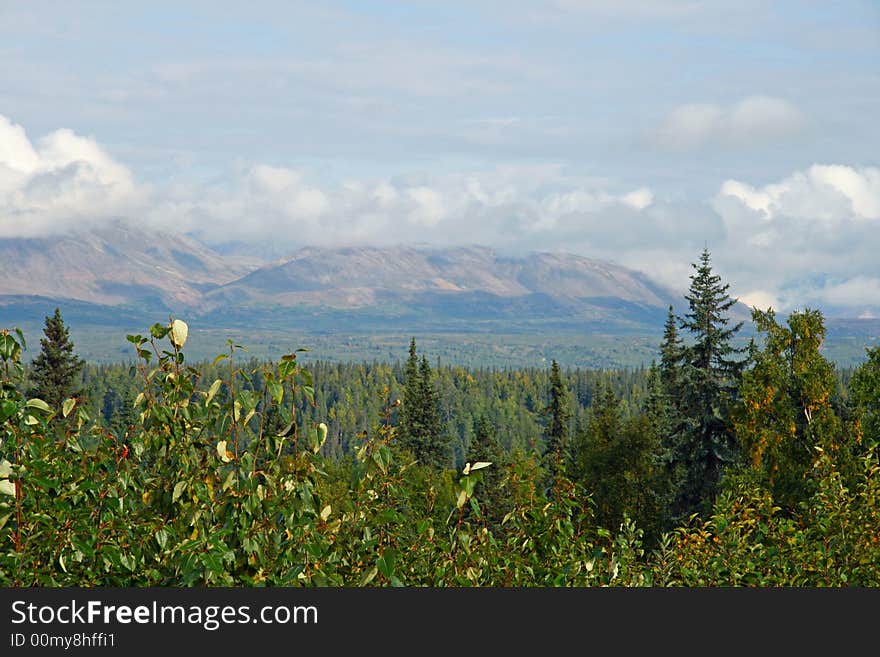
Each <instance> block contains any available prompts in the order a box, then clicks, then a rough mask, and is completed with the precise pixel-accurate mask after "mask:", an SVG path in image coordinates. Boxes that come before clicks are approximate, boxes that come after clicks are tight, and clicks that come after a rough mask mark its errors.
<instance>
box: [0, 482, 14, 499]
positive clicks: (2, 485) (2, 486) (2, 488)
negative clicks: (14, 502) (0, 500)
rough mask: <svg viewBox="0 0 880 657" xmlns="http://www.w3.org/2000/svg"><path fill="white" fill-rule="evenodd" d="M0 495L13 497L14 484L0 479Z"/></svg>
mask: <svg viewBox="0 0 880 657" xmlns="http://www.w3.org/2000/svg"><path fill="white" fill-rule="evenodd" d="M0 493H2V494H4V495H11V496H12V497H15V484H14V483H13V482H11V481H9V480H8V479H0Z"/></svg>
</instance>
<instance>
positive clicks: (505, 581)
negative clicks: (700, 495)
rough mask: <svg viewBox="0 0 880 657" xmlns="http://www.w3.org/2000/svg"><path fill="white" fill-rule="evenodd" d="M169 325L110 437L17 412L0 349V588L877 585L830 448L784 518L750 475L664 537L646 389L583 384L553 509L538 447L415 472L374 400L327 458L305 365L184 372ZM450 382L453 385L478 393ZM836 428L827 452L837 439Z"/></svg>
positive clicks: (229, 358)
mask: <svg viewBox="0 0 880 657" xmlns="http://www.w3.org/2000/svg"><path fill="white" fill-rule="evenodd" d="M179 321H180V320H173V319H172V320H171V321H170V322H169V323H168V324H155V325H153V326H152V327H150V330H149V334H148V335H145V336H142V335H130V336H128V340H129V342H130V344H131V346H132V348H133V350H134V351H135V353H136V355H137V362H136V365H135V374H136V375H137V376H138V377H139V379H138V380H139V384H138V386H137V389H136V391H134V390H133V391H132V392H134V395H133V396H132V397H131V402H132V405H133V408H132V409H131V413H130V415H129V416H128V418H126V421H125V422H121V423H119V424H118V425H117V426H115V427H114V426H113V425H112V423H109V422H107V421H106V420H105V418H103V417H97V418H95V419H93V415H92V414H91V412H90V407H89V405H88V404H87V403H85V402H84V401H83V400H80V399H76V398H68V399H65V400H63V401H62V403H61V407H60V409H58V410H55V409H53V408H52V407H50V406H49V405H48V404H47V403H46V402H45V401H43V400H41V399H38V398H32V399H28V398H27V396H26V395H25V394H23V392H22V391H23V390H24V389H25V370H24V368H23V367H22V364H21V355H22V351H23V349H24V347H25V345H24V339H23V336H21V335H20V334H19V333H16V332H15V331H12V332H10V331H2V332H0V359H2V363H0V375H2V381H0V441H2V442H0V586H204V585H212V586H217V585H219V586H385V585H391V586H401V585H403V586H438V587H439V586H705V585H717V586H728V585H745V586H790V585H795V586H815V585H827V586H844V585H856V586H876V585H878V584H880V539H878V536H880V498H878V495H880V491H878V484H880V467H878V463H877V454H876V451H874V450H873V449H872V448H870V447H865V448H864V450H863V451H862V452H860V453H859V454H855V453H853V454H852V456H851V457H848V458H846V459H841V458H840V455H841V452H840V451H839V450H838V451H835V450H834V449H833V448H832V447H833V445H834V444H835V443H834V441H830V442H829V441H825V442H821V441H820V442H819V443H818V444H816V445H814V446H813V449H812V454H813V457H812V459H811V460H810V462H809V467H807V468H806V469H804V470H803V472H802V476H803V477H804V478H806V479H808V480H809V481H810V482H811V485H810V486H808V487H806V488H805V489H804V491H802V495H801V497H800V499H798V500H797V501H796V503H793V504H792V503H788V504H787V505H786V507H787V508H782V506H781V504H780V502H779V500H778V499H777V498H776V493H774V491H773V489H772V486H769V485H768V481H769V480H766V479H764V478H763V475H762V473H761V471H752V470H744V471H742V472H741V473H740V474H739V476H736V477H734V476H731V477H728V478H727V479H725V484H724V488H723V490H722V492H721V494H720V495H719V496H718V498H717V500H716V502H715V504H714V506H712V507H711V509H710V510H709V512H708V513H707V515H706V517H705V519H700V518H699V517H696V516H694V517H693V518H692V519H691V520H690V521H688V522H687V523H686V524H682V525H681V526H678V527H675V528H674V529H673V530H672V531H669V532H666V533H664V532H663V531H662V529H661V527H660V525H661V524H662V521H663V517H662V516H663V510H664V509H663V507H664V504H665V503H664V499H665V498H664V497H663V495H664V493H663V491H664V485H665V484H664V477H665V476H666V469H665V467H664V465H665V460H664V457H663V448H662V445H660V435H661V433H662V432H660V431H658V430H656V429H655V428H654V427H653V420H652V418H654V419H656V418H660V417H662V415H663V413H662V406H663V404H662V403H660V402H659V401H658V400H661V401H662V395H660V392H662V391H660V392H658V390H660V389H659V388H658V385H659V377H660V374H659V371H657V370H654V372H653V373H652V374H651V381H652V383H651V384H650V386H649V387H650V390H651V393H650V394H644V395H642V396H641V397H640V401H639V404H638V405H636V404H633V403H630V402H628V401H627V399H624V398H623V397H622V396H621V395H619V394H618V393H617V392H615V389H616V388H617V387H618V386H619V383H620V382H619V381H617V380H616V379H615V376H614V375H613V374H611V373H605V374H604V375H603V376H602V377H600V378H597V379H595V381H599V380H605V381H607V384H606V385H605V387H599V386H595V385H594V386H593V389H592V390H588V389H587V387H585V388H584V389H578V385H575V386H574V392H575V395H576V397H577V398H578V399H583V398H585V396H586V397H589V401H590V403H591V406H592V407H593V408H592V410H590V411H589V412H588V413H587V416H586V418H585V420H584V423H583V429H584V435H585V436H587V437H588V439H587V440H585V441H584V444H583V445H582V447H583V452H582V453H581V451H580V450H577V449H576V450H575V453H574V455H573V456H574V457H575V462H576V463H578V462H579V463H581V464H582V466H581V470H580V471H579V470H578V469H577V468H575V469H574V470H573V471H572V473H568V472H565V471H558V472H556V473H555V482H554V486H553V488H552V491H550V494H548V491H546V490H545V482H546V479H547V471H546V467H545V466H546V463H545V462H544V459H543V456H544V455H543V449H542V447H543V446H542V445H540V444H532V445H525V446H521V445H510V444H509V442H508V443H506V441H505V440H503V439H500V438H501V436H500V435H499V433H498V432H497V431H493V429H495V426H494V425H493V424H491V423H490V422H489V421H486V420H483V421H481V422H477V423H476V425H475V426H474V425H472V426H471V427H470V429H469V430H470V432H471V433H470V434H469V435H471V436H472V437H473V440H472V441H471V442H470V443H469V444H468V447H467V451H466V452H465V453H464V454H465V456H466V459H465V463H464V464H463V465H456V467H455V468H454V469H449V468H438V467H436V466H435V465H431V464H424V463H420V462H419V461H418V459H416V458H415V457H414V455H413V453H412V451H411V449H410V448H409V446H408V445H407V444H406V443H405V441H404V440H403V439H402V435H401V434H400V433H399V429H400V427H399V425H398V423H397V418H398V416H397V413H398V412H399V411H400V410H401V409H400V406H399V405H397V404H396V403H395V402H394V401H390V400H396V396H395V394H394V392H393V390H392V389H391V388H390V387H388V386H383V387H381V388H380V389H378V390H375V391H373V394H374V396H375V398H376V399H375V401H376V403H378V404H379V405H380V406H381V411H380V412H379V414H378V416H377V417H375V418H373V419H372V421H371V422H370V423H369V424H368V425H367V426H365V428H364V430H362V431H359V432H357V434H356V435H353V436H350V437H349V438H347V439H346V440H347V442H348V444H349V447H350V449H349V450H346V451H344V452H341V453H338V454H337V453H331V452H330V451H329V445H328V441H329V440H330V439H331V437H332V436H333V430H332V429H331V426H330V424H328V423H326V422H324V421H323V420H321V419H319V418H316V417H314V416H313V415H307V414H305V413H304V412H303V410H304V409H311V410H312V411H315V410H319V409H321V408H322V404H323V403H325V402H324V400H321V399H320V398H319V395H317V392H318V391H320V390H322V388H321V385H320V381H317V380H315V378H314V374H313V372H312V371H311V369H310V368H307V367H304V366H303V364H302V362H301V355H302V353H303V352H301V351H296V352H293V353H289V354H286V355H284V356H283V357H282V358H281V359H279V360H278V361H277V362H274V363H255V362H253V361H249V360H247V359H245V358H243V357H242V354H243V352H244V348H243V347H241V346H239V345H237V344H235V343H233V342H230V343H228V345H227V347H228V348H227V350H226V352H225V353H222V354H220V355H218V356H217V358H216V359H215V361H214V362H213V363H207V364H202V365H200V366H198V367H196V366H193V365H191V364H189V363H188V362H187V360H186V358H185V354H184V347H185V343H186V339H185V337H184V336H185V332H182V331H181V327H180V325H179V324H175V322H179ZM175 326H176V327H177V328H176V329H175V328H174V327H175ZM803 326H811V325H810V324H809V323H806V324H804V325H803ZM789 328H790V329H791V330H795V328H797V331H799V332H800V333H799V334H802V333H804V329H803V327H802V326H801V325H799V324H797V323H795V325H794V326H793V327H789ZM774 330H775V329H774ZM780 330H781V329H780ZM780 335H781V334H780ZM803 353H804V355H806V354H807V353H811V352H809V350H808V351H805V352H803ZM765 356H766V358H765V359H764V361H766V362H768V363H772V362H775V361H774V360H773V357H772V353H771V352H769V351H768V352H767V353H766V354H765ZM807 360H808V361H810V359H809V358H808V359H807ZM764 361H761V360H760V359H759V358H757V357H756V360H755V366H754V367H753V370H755V369H757V370H758V371H757V372H756V373H755V375H754V377H755V378H754V379H747V383H744V390H743V398H744V399H746V400H748V399H752V397H751V392H749V390H750V388H749V386H750V385H752V384H753V383H755V385H757V382H759V381H761V380H762V379H761V376H759V375H760V372H761V370H760V368H759V365H758V364H759V363H761V362H764ZM783 362H784V360H783ZM798 362H800V361H798ZM419 365H420V366H421V361H420V362H419ZM767 367H770V365H768V366H767ZM775 367H776V366H775V365H773V367H770V371H771V373H773V374H774V376H775V373H776V369H775ZM795 369H797V368H795ZM322 371H331V370H322ZM377 371H381V372H384V374H382V376H383V377H384V376H385V374H388V373H389V372H390V370H387V369H385V370H382V369H381V368H380V369H379V370H377ZM453 371H454V370H447V373H449V374H452V372H453ZM807 371H809V372H813V373H816V372H819V373H820V374H821V373H822V371H823V370H822V368H821V367H819V366H818V365H816V364H815V363H814V364H813V366H811V367H808V368H806V370H805V372H807ZM111 373H112V371H109V370H108V371H107V372H106V374H108V375H109V374H111ZM464 374H466V372H462V373H461V375H462V377H461V378H458V379H455V380H456V382H457V383H460V384H461V385H462V386H463V388H464V389H467V390H470V394H475V393H474V390H475V388H473V387H469V386H474V385H476V379H475V380H474V383H468V380H467V378H466V377H465V376H464ZM114 376H115V374H114ZM505 376H507V375H505ZM510 376H511V377H513V378H512V379H511V380H517V381H518V382H519V385H520V386H523V387H526V388H528V387H531V386H533V385H535V384H534V381H532V380H530V379H529V380H527V379H526V377H525V376H524V375H523V373H522V372H520V373H519V374H515V373H514V374H511V375H510ZM517 376H519V378H518V379H517V378H516V377H517ZM572 376H574V379H569V380H570V381H571V380H574V381H575V382H576V381H577V380H578V379H577V377H576V376H575V375H574V374H573V375H572ZM823 377H824V374H823V375H822V376H820V377H819V379H821V380H823V381H824V380H825V379H824V378H823ZM808 378H809V377H808ZM559 379H560V380H563V379H562V373H561V372H560V373H559ZM126 380H129V379H126ZM486 380H487V381H489V380H493V381H496V382H499V381H503V380H504V379H503V378H498V379H492V378H487V379H486ZM549 380H550V379H549V377H547V378H544V379H543V382H548V381H549ZM389 383H390V384H394V383H395V381H394V378H393V377H391V380H390V381H389ZM790 384H791V382H790ZM792 385H793V384H792ZM794 389H795V388H791V390H794ZM755 390H757V387H755ZM864 390H867V391H870V390H872V388H870V387H866V388H864ZM127 394H128V393H127V392H126V391H124V390H121V391H120V394H119V396H120V399H121V398H124V397H125V396H126V395H127ZM481 394H482V393H481ZM870 394H871V393H870V392H864V391H863V392H860V393H858V394H857V395H855V398H856V399H857V400H858V404H862V405H864V404H868V405H869V406H870V404H876V399H870V398H868V397H864V396H859V395H868V396H870ZM536 395H537V389H536ZM658 395H659V396H658ZM496 396H497V395H496ZM633 399H635V397H633ZM502 401H503V400H502ZM514 401H515V402H516V401H517V400H516V399H515V400H514ZM389 402H390V403H389ZM441 403H442V402H441ZM534 408H535V412H540V411H541V410H542V408H541V407H540V405H535V406H534ZM859 408H862V406H859ZM866 408H867V406H866ZM872 408H873V407H872ZM658 409H660V410H658ZM453 410H454V409H450V410H449V412H450V413H453ZM114 412H115V411H114ZM56 417H61V418H66V420H67V421H65V422H54V421H52V420H53V418H56ZM813 417H814V418H815V417H816V415H815V412H814V415H813ZM815 421H816V420H815V419H814V422H815ZM839 426H840V429H841V431H842V432H843V433H840V432H831V433H829V434H828V435H829V436H832V437H834V436H836V438H835V440H838V439H839V441H842V440H843V436H844V435H846V433H847V431H848V430H849V429H848V428H847V426H846V425H839ZM756 435H757V434H756ZM809 435H810V436H813V435H815V436H816V437H817V438H820V439H821V438H822V435H820V434H818V433H817V434H809ZM805 436H806V434H805ZM336 438H337V439H339V438H338V436H337V437H336ZM844 442H845V441H844ZM747 443H748V444H750V445H751V444H753V443H751V442H748V441H747ZM763 453H764V455H766V454H767V450H766V449H765V450H764V452H763ZM496 455H497V458H496ZM584 471H589V472H590V473H591V475H590V476H588V477H581V476H578V473H579V472H584ZM499 491H501V492H502V493H501V495H497V493H498V492H499ZM493 495H494V496H493Z"/></svg>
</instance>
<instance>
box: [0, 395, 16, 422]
mask: <svg viewBox="0 0 880 657" xmlns="http://www.w3.org/2000/svg"><path fill="white" fill-rule="evenodd" d="M16 410H18V409H17V407H16V405H15V402H14V401H12V400H11V399H2V400H0V422H5V421H6V420H7V419H9V418H10V417H12V416H13V415H15V411H16Z"/></svg>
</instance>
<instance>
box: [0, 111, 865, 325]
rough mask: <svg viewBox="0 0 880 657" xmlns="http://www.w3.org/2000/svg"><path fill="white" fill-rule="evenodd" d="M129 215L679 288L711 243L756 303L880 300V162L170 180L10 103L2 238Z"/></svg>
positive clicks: (743, 294)
mask: <svg viewBox="0 0 880 657" xmlns="http://www.w3.org/2000/svg"><path fill="white" fill-rule="evenodd" d="M740 109H741V108H740ZM735 115H736V112H733V113H731V114H730V116H729V117H728V119H729V120H733V118H731V117H734V116H735ZM745 115H746V116H748V115H749V113H748V112H745ZM738 120H740V122H741V125H750V124H749V123H748V121H747V120H746V119H742V118H741V119H738ZM120 218H121V219H127V220H130V221H132V222H136V223H137V224H138V225H140V226H141V227H147V228H151V229H155V230H163V231H171V232H188V233H191V234H193V235H195V236H197V237H199V238H201V239H203V240H204V241H206V242H207V243H209V244H225V243H229V242H245V243H251V244H257V245H259V244H271V245H272V247H273V250H275V251H276V252H277V251H278V250H283V249H289V250H293V249H295V248H298V247H301V246H306V245H342V244H345V245H352V244H384V245H389V244H397V243H432V244H438V245H459V244H486V245H490V246H493V247H495V248H498V249H499V250H503V251H508V252H517V251H518V252H522V251H526V250H533V249H538V250H559V251H568V252H573V253H579V254H582V255H587V256H591V257H598V258H605V259H610V260H614V261H617V262H620V263H622V264H624V265H627V266H630V267H633V268H636V269H639V270H642V271H645V272H646V273H648V274H649V275H651V276H653V277H654V278H656V279H657V280H659V281H661V282H663V283H665V284H667V285H669V286H671V287H673V288H675V289H678V290H683V289H685V288H686V287H687V285H688V283H689V278H688V277H689V275H690V273H691V271H692V270H691V267H690V263H692V262H694V261H695V260H696V258H697V256H698V255H699V252H700V250H701V249H702V248H703V246H704V245H708V246H709V248H710V250H711V251H712V254H713V261H714V263H715V265H716V268H717V269H718V271H719V273H721V274H722V276H723V277H724V279H725V280H726V281H729V282H730V283H731V290H732V292H733V293H734V294H735V295H736V296H739V297H740V298H741V299H742V300H743V301H745V302H747V303H749V304H752V305H757V306H759V307H762V308H766V307H767V306H773V307H774V308H776V309H777V310H782V311H785V310H789V309H791V308H794V307H797V306H803V305H813V306H817V307H826V308H831V309H837V310H839V311H840V312H841V313H843V314H853V313H855V314H857V315H858V314H864V315H866V316H869V315H872V314H880V264H878V259H877V257H876V253H878V252H880V169H878V168H875V167H856V166H847V165H841V164H815V165H812V166H809V167H806V168H805V169H804V170H802V171H795V172H793V173H791V174H790V175H787V176H786V177H784V178H782V179H780V180H777V181H769V182H768V181H760V182H759V183H755V182H746V181H743V180H737V179H728V180H724V181H719V184H718V188H717V192H716V193H715V194H714V196H713V197H712V198H708V199H703V200H697V201H683V200H679V199H668V198H663V197H661V196H658V194H657V192H656V191H655V190H653V189H651V188H650V187H647V186H644V185H638V184H623V183H620V182H616V181H613V180H606V179H591V178H585V177H582V176H575V175H572V174H570V173H568V172H566V171H565V170H564V169H563V168H562V167H561V166H557V165H535V166H516V167H495V168H492V169H487V170H480V171H473V172H467V173H450V174H442V175H441V174H431V175H427V174H405V175H400V176H391V177H385V178H377V179H372V180H367V179H357V180H349V181H344V182H338V183H333V184H330V183H324V182H316V181H315V178H314V176H313V175H311V174H310V172H309V171H306V170H297V169H293V168H288V167H282V166H270V165H267V164H252V165H245V166H242V167H240V168H238V169H236V170H234V171H231V172H230V173H229V175H227V176H226V177H225V178H224V179H223V180H222V181H220V182H215V183H212V184H188V185H183V184H176V185H165V186H163V187H161V188H160V187H156V186H148V185H145V184H143V183H140V182H138V181H137V180H136V178H135V177H134V176H133V174H132V172H131V171H130V170H129V169H128V168H127V167H126V166H125V165H124V164H122V163H120V162H119V161H117V160H116V159H114V158H113V157H112V156H111V155H110V154H108V152H107V151H106V150H105V149H104V148H103V147H102V146H101V145H100V144H98V143H97V142H96V140H95V139H94V138H91V137H83V136H81V135H77V134H75V133H74V132H73V131H71V130H68V129H60V130H56V131H54V132H52V133H50V134H48V135H46V136H44V137H41V138H39V139H37V140H35V141H32V140H31V139H30V138H29V137H28V135H27V134H26V133H25V131H24V130H23V129H22V127H21V126H19V125H16V124H15V123H13V122H12V121H10V120H9V119H6V118H4V117H2V116H0V238H10V237H37V236H44V235H58V234H66V233H70V232H72V231H75V230H79V229H83V228H86V229H88V228H93V227H98V226H100V225H102V223H104V222H108V221H114V220H117V219H120Z"/></svg>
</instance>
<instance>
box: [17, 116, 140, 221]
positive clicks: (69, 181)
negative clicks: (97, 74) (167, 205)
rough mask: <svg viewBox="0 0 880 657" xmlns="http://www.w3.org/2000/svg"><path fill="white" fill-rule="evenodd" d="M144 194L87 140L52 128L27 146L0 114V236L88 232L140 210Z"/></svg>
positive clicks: (128, 174)
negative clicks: (74, 230)
mask: <svg viewBox="0 0 880 657" xmlns="http://www.w3.org/2000/svg"><path fill="white" fill-rule="evenodd" d="M145 192H146V190H145V188H144V187H143V186H138V185H137V184H136V183H135V182H134V180H133V177H132V174H131V172H130V171H129V170H128V168H127V167H125V166H124V165H122V164H120V163H118V162H116V161H115V160H113V158H111V157H110V156H109V155H108V154H107V153H106V151H104V149H102V148H101V147H100V146H99V145H98V144H97V142H96V141H95V140H94V139H92V138H90V137H82V136H79V135H76V134H75V133H74V132H73V131H71V130H68V129H61V130H56V131H54V132H52V133H50V134H48V135H46V136H44V137H42V138H41V139H39V140H38V141H37V142H36V143H32V142H31V141H30V139H28V136H27V135H26V134H25V131H24V129H23V128H22V127H21V126H19V125H16V124H15V123H13V122H12V121H10V120H9V119H7V118H6V117H4V116H2V115H0V237H38V236H41V235H50V234H58V233H64V232H67V231H69V230H71V229H74V228H87V227H89V226H94V225H98V224H100V223H102V222H103V221H106V220H108V219H111V218H113V217H131V216H132V215H133V214H135V213H136V212H137V211H138V210H139V209H141V208H143V207H144V202H145V200H146V194H145Z"/></svg>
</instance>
